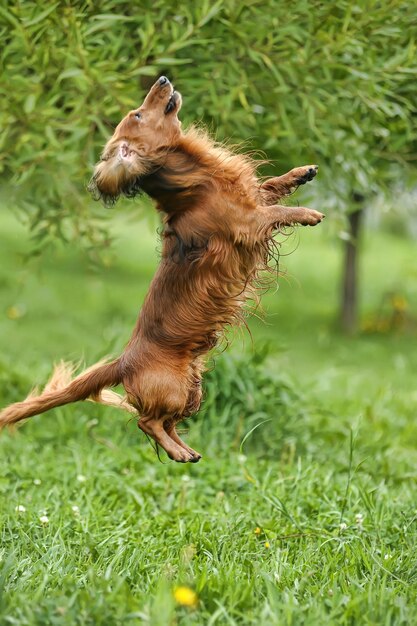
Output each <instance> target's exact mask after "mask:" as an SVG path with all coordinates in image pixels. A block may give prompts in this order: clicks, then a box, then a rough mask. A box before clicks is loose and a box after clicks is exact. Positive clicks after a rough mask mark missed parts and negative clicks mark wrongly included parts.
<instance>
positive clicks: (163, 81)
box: [158, 76, 169, 85]
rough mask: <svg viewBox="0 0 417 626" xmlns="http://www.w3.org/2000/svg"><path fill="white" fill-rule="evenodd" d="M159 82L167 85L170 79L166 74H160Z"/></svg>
mask: <svg viewBox="0 0 417 626" xmlns="http://www.w3.org/2000/svg"><path fill="white" fill-rule="evenodd" d="M158 83H159V84H160V85H166V84H167V83H169V80H168V78H167V77H166V76H160V78H159V79H158Z"/></svg>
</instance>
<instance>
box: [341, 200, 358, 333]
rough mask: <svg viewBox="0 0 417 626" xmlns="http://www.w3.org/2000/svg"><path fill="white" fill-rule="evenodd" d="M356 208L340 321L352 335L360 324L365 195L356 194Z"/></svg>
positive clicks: (347, 248)
mask: <svg viewBox="0 0 417 626" xmlns="http://www.w3.org/2000/svg"><path fill="white" fill-rule="evenodd" d="M353 200H354V201H355V203H356V205H357V206H356V209H355V210H354V211H353V212H352V213H350V214H349V216H348V221H349V241H347V242H346V246H345V260H344V270H343V287H342V303H341V311H340V323H341V327H342V330H343V331H344V332H345V333H348V334H350V335H352V334H353V333H355V332H356V330H357V326H358V246H359V237H360V231H361V226H362V218H363V213H364V207H363V201H364V197H363V196H362V195H360V194H354V195H353Z"/></svg>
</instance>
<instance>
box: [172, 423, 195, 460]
mask: <svg viewBox="0 0 417 626" xmlns="http://www.w3.org/2000/svg"><path fill="white" fill-rule="evenodd" d="M176 425H177V421H176V420H173V419H168V420H166V421H165V422H164V428H165V432H166V433H167V435H168V436H169V437H171V439H172V440H173V441H174V442H175V443H177V444H178V445H179V446H181V447H182V448H184V450H186V452H188V453H189V454H190V455H191V457H192V458H191V459H190V462H191V463H198V461H199V460H200V459H201V454H200V453H199V452H196V451H195V450H193V449H192V448H190V446H187V444H186V443H185V441H183V440H182V439H181V437H180V436H179V435H178V433H177V429H176Z"/></svg>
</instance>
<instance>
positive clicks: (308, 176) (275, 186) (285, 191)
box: [261, 165, 319, 204]
mask: <svg viewBox="0 0 417 626" xmlns="http://www.w3.org/2000/svg"><path fill="white" fill-rule="evenodd" d="M318 169H319V168H318V165H303V166H302V167H295V168H294V169H292V170H290V171H289V172H287V173H286V174H283V175H282V176H275V177H274V178H268V179H267V180H265V181H264V182H263V183H262V184H261V194H262V199H263V200H264V202H265V204H272V202H276V201H277V200H279V198H283V197H284V196H288V195H289V194H290V193H293V191H295V190H296V189H297V187H299V186H300V185H304V184H305V183H308V182H309V181H310V180H313V178H314V177H315V175H316V174H317V171H318Z"/></svg>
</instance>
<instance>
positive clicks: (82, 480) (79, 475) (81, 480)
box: [77, 474, 87, 483]
mask: <svg viewBox="0 0 417 626" xmlns="http://www.w3.org/2000/svg"><path fill="white" fill-rule="evenodd" d="M77 480H78V482H79V483H85V481H86V480H87V478H86V477H85V476H84V475H83V474H78V476H77Z"/></svg>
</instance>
